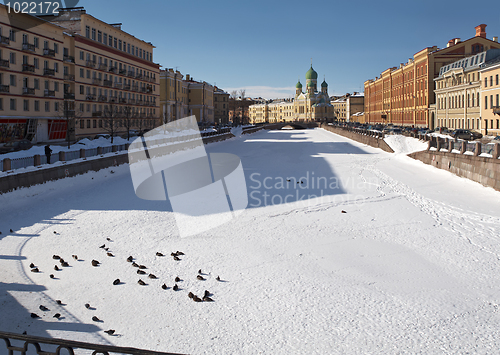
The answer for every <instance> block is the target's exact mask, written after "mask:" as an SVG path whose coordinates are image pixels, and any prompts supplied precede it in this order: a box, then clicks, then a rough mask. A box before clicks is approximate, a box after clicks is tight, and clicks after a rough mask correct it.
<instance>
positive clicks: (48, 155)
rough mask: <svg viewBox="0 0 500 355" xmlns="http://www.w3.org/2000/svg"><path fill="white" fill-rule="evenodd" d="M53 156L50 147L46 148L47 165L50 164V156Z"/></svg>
mask: <svg viewBox="0 0 500 355" xmlns="http://www.w3.org/2000/svg"><path fill="white" fill-rule="evenodd" d="M51 154H52V149H50V147H49V145H48V144H47V145H46V146H45V156H46V157H47V164H50V155H51Z"/></svg>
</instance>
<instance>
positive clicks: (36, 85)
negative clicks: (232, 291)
mask: <svg viewBox="0 0 500 355" xmlns="http://www.w3.org/2000/svg"><path fill="white" fill-rule="evenodd" d="M33 81H34V83H35V90H38V89H40V80H38V79H36V78H35V79H34V80H33Z"/></svg>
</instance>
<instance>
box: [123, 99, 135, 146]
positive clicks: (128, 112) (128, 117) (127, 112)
mask: <svg viewBox="0 0 500 355" xmlns="http://www.w3.org/2000/svg"><path fill="white" fill-rule="evenodd" d="M132 116H133V115H132V107H130V106H125V107H123V109H122V117H123V126H124V127H125V128H126V129H127V140H129V139H130V128H132V123H133V117H132Z"/></svg>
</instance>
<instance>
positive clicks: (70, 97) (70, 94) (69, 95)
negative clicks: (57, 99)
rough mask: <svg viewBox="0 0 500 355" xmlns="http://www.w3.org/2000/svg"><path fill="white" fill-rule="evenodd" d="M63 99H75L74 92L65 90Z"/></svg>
mask: <svg viewBox="0 0 500 355" xmlns="http://www.w3.org/2000/svg"><path fill="white" fill-rule="evenodd" d="M64 99H65V100H74V99H75V94H73V93H72V92H65V93H64Z"/></svg>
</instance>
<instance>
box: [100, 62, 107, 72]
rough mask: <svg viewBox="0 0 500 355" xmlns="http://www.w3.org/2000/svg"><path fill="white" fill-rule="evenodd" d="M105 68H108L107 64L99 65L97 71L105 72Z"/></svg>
mask: <svg viewBox="0 0 500 355" xmlns="http://www.w3.org/2000/svg"><path fill="white" fill-rule="evenodd" d="M107 67H108V65H107V64H104V63H99V70H106V68H107Z"/></svg>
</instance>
